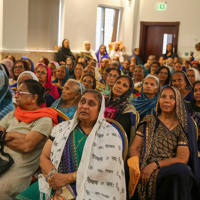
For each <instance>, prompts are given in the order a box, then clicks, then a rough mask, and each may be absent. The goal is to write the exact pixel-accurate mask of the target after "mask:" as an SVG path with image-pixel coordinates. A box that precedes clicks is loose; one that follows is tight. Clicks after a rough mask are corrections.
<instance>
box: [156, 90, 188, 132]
mask: <svg viewBox="0 0 200 200" xmlns="http://www.w3.org/2000/svg"><path fill="white" fill-rule="evenodd" d="M166 88H171V89H172V90H173V92H174V94H175V102H176V104H175V110H176V116H177V118H178V120H179V123H180V124H181V126H182V128H183V130H184V131H185V132H188V128H187V119H186V115H187V113H186V108H185V104H184V100H183V98H182V96H181V93H180V91H179V90H178V89H177V88H175V87H172V86H167V87H165V88H164V89H163V90H162V92H163V91H164V90H165V89H166ZM162 92H161V93H160V96H159V98H158V101H157V104H156V109H155V114H156V116H158V114H159V113H160V112H161V109H160V98H161V95H162Z"/></svg>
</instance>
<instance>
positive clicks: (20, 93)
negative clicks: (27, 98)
mask: <svg viewBox="0 0 200 200" xmlns="http://www.w3.org/2000/svg"><path fill="white" fill-rule="evenodd" d="M22 94H31V93H30V92H22V91H19V90H18V91H15V95H17V96H21V95H22Z"/></svg>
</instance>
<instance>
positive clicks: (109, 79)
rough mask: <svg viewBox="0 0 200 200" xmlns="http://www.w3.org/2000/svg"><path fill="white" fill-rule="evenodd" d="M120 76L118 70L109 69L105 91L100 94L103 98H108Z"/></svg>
mask: <svg viewBox="0 0 200 200" xmlns="http://www.w3.org/2000/svg"><path fill="white" fill-rule="evenodd" d="M120 75H121V70H120V69H118V68H112V69H110V72H109V74H108V77H107V82H106V89H105V90H104V91H103V92H102V93H101V94H103V95H104V96H105V97H106V96H108V95H109V94H110V92H111V89H112V87H113V85H114V83H115V81H116V79H117V78H118V76H120Z"/></svg>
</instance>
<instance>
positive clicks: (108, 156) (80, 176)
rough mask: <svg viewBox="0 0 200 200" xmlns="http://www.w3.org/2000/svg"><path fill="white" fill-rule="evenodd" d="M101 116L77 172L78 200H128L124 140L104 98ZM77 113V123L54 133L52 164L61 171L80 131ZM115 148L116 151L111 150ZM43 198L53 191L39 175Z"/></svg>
mask: <svg viewBox="0 0 200 200" xmlns="http://www.w3.org/2000/svg"><path fill="white" fill-rule="evenodd" d="M102 99H103V100H102V104H101V109H100V113H99V116H98V119H97V121H96V123H95V124H94V126H93V129H92V131H91V132H90V134H89V135H88V137H87V140H86V142H85V145H84V148H83V153H82V158H81V161H80V165H79V167H78V171H77V180H76V191H77V197H76V200H83V199H85V200H89V199H105V200H106V199H108V200H113V199H115V200H122V199H126V189H125V174H124V164H123V159H122V140H121V137H120V135H119V133H118V131H117V130H116V129H115V128H114V127H112V125H110V124H109V123H107V122H106V120H105V118H104V109H105V101H104V98H103V97H102ZM78 123H79V119H78V117H77V113H76V114H75V116H74V119H73V120H71V121H66V122H62V123H60V124H58V125H57V126H56V127H55V128H54V129H53V130H52V134H51V136H52V137H55V139H54V142H53V144H52V148H51V155H50V160H51V162H52V164H53V165H54V167H55V169H56V170H58V167H59V164H60V161H61V157H62V154H63V150H64V147H65V144H66V141H67V140H68V138H69V135H70V133H71V132H72V131H73V130H74V129H75V128H76V127H77V125H78ZM110 145H112V148H109V147H110ZM39 188H40V192H41V193H42V194H45V195H47V196H49V195H50V191H51V188H49V184H48V183H47V182H46V181H45V179H44V177H43V175H39Z"/></svg>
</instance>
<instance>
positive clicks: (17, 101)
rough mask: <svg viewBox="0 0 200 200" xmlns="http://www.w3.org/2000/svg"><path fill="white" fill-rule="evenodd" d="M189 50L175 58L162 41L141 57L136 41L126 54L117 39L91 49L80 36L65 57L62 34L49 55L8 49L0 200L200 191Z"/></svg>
mask: <svg viewBox="0 0 200 200" xmlns="http://www.w3.org/2000/svg"><path fill="white" fill-rule="evenodd" d="M196 50H197V51H196V52H195V53H194V54H192V55H191V57H190V58H189V60H188V61H184V62H183V63H181V62H180V61H179V57H178V55H177V54H175V53H174V52H173V45H172V44H168V45H167V49H166V53H165V54H162V55H161V57H160V58H159V61H157V60H156V57H155V56H154V55H149V57H148V61H147V63H146V64H144V65H143V62H142V59H141V58H140V50H139V49H138V48H135V49H134V52H133V55H132V56H130V57H129V58H128V59H127V60H126V59H125V58H124V56H123V52H122V50H121V48H120V42H116V43H115V44H114V46H113V49H112V50H110V51H107V50H106V46H105V45H101V46H100V47H99V50H98V51H97V52H95V51H92V50H91V44H90V42H89V41H85V42H84V44H83V50H81V52H80V53H79V54H78V56H74V55H73V53H72V52H71V50H70V43H69V40H68V39H64V40H63V42H62V47H61V48H60V49H59V51H58V54H57V60H56V61H49V60H48V58H45V57H41V58H40V59H39V61H38V63H35V64H34V63H33V62H32V60H31V59H30V58H28V57H25V56H23V57H22V58H20V59H19V60H16V59H15V58H14V57H13V56H12V55H8V56H7V57H6V58H5V59H3V60H2V61H1V62H0V93H1V96H0V147H1V149H0V199H2V200H11V199H16V200H24V199H27V200H42V199H45V200H47V199H48V200H51V199H52V200H61V199H65V200H70V199H71V200H73V199H77V200H83V199H85V200H89V199H91V200H98V199H105V200H106V199H108V200H126V199H127V200H150V199H156V200H160V199H163V200H169V199H170V200H198V199H200V159H199V158H200V63H199V52H200V47H199V44H197V45H196ZM60 117H61V118H62V119H61V118H60ZM125 149H126V150H127V151H128V153H127V152H126V150H125ZM6 161H7V162H6ZM6 163H10V165H9V166H8V165H5V164H6Z"/></svg>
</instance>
